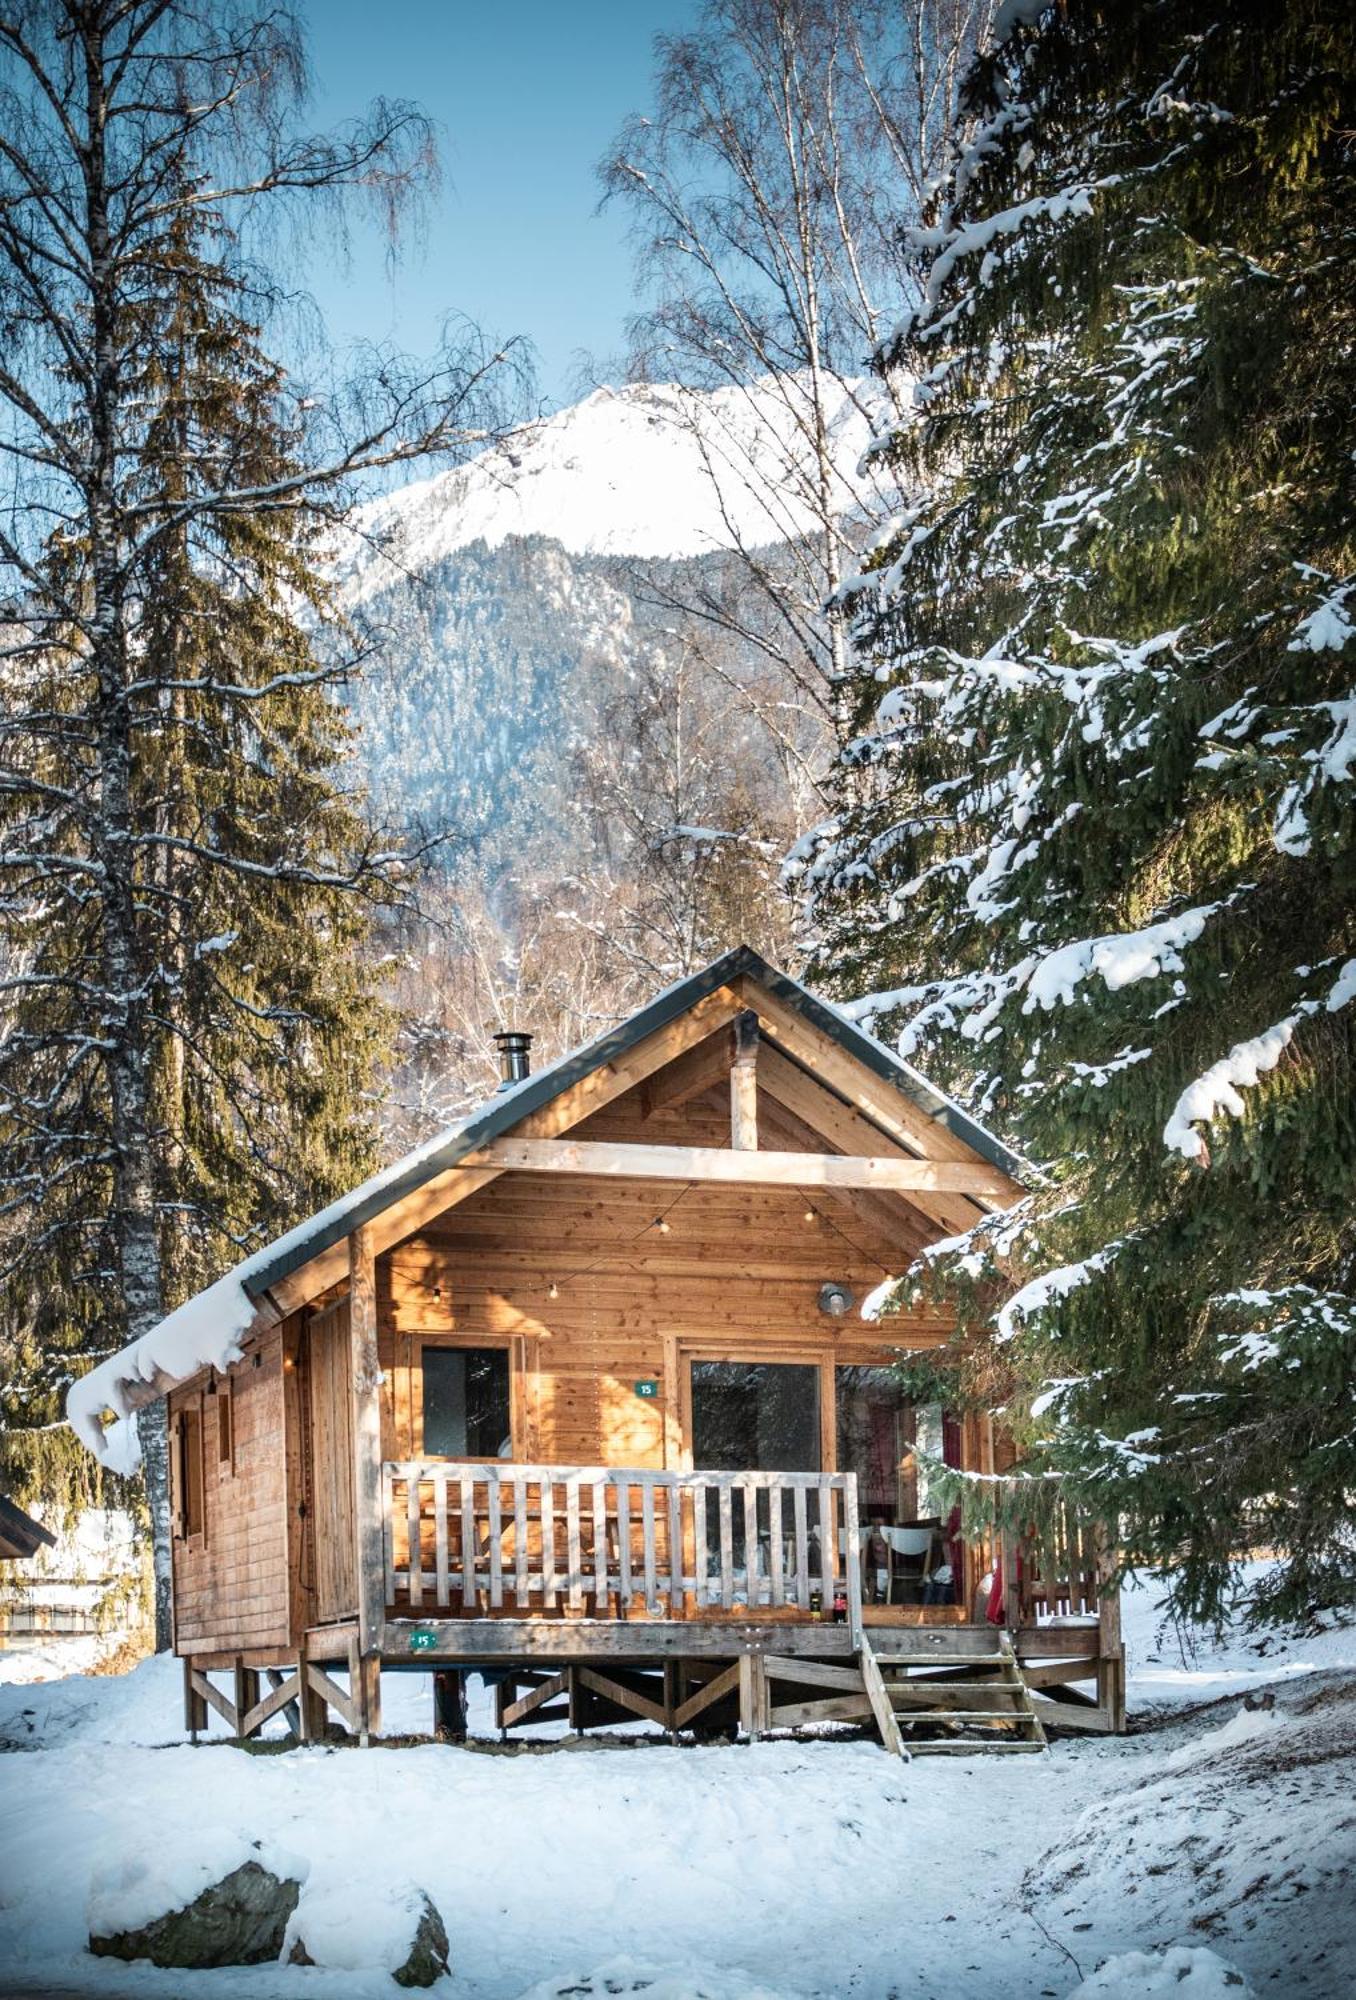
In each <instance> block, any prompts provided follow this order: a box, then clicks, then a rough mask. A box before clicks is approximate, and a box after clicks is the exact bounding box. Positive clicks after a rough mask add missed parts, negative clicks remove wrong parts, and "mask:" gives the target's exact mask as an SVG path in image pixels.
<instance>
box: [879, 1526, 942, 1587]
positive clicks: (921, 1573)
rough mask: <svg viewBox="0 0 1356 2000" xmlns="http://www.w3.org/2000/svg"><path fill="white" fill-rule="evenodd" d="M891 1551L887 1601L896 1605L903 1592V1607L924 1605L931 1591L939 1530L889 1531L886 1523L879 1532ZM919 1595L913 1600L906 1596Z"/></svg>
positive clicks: (922, 1527)
mask: <svg viewBox="0 0 1356 2000" xmlns="http://www.w3.org/2000/svg"><path fill="white" fill-rule="evenodd" d="M876 1533H877V1534H879V1535H880V1537H881V1539H882V1540H883V1541H884V1543H885V1546H886V1549H887V1550H888V1551H889V1557H890V1566H889V1569H888V1571H887V1572H886V1581H885V1601H886V1603H887V1604H893V1603H894V1602H895V1591H896V1589H898V1590H899V1591H900V1592H901V1595H900V1599H899V1602H900V1603H901V1604H908V1603H917V1604H921V1603H922V1602H923V1598H924V1595H925V1593H926V1591H927V1582H928V1578H929V1577H930V1576H931V1574H932V1567H933V1559H934V1556H935V1553H936V1549H937V1529H936V1526H935V1525H934V1524H932V1523H927V1524H925V1525H923V1526H915V1527H909V1528H892V1527H887V1526H886V1525H885V1524H884V1523H882V1524H881V1526H880V1527H878V1528H877V1529H876ZM908 1592H916V1596H913V1597H910V1596H908V1595H906V1594H904V1593H908Z"/></svg>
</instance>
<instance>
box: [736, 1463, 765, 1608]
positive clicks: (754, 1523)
mask: <svg viewBox="0 0 1356 2000" xmlns="http://www.w3.org/2000/svg"><path fill="white" fill-rule="evenodd" d="M740 1493H741V1495H742V1497H743V1506H744V1595H745V1597H746V1599H747V1601H748V1607H749V1609H750V1611H752V1610H753V1609H754V1607H755V1606H756V1605H757V1604H758V1602H759V1600H760V1599H761V1597H762V1579H761V1577H760V1576H759V1573H758V1571H759V1562H758V1553H759V1552H758V1489H757V1487H756V1486H755V1485H754V1483H753V1481H752V1480H751V1479H745V1480H742V1481H741V1482H740Z"/></svg>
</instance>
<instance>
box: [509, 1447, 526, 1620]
mask: <svg viewBox="0 0 1356 2000" xmlns="http://www.w3.org/2000/svg"><path fill="white" fill-rule="evenodd" d="M527 1558H528V1547H527V1480H526V1478H525V1477H524V1475H523V1474H522V1473H521V1472H515V1473H514V1475H513V1593H514V1596H515V1597H516V1598H517V1600H518V1609H519V1610H520V1611H526V1610H527V1606H528V1596H529V1587H528V1580H527V1574H528V1572H527Z"/></svg>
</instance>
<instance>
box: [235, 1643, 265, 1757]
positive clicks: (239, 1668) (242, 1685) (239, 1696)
mask: <svg viewBox="0 0 1356 2000" xmlns="http://www.w3.org/2000/svg"><path fill="white" fill-rule="evenodd" d="M234 1679H235V1733H236V1735H237V1736H238V1737H239V1739H240V1741H241V1742H242V1743H243V1742H245V1741H246V1740H247V1739H248V1738H249V1737H250V1736H251V1735H252V1734H253V1731H252V1730H251V1729H250V1728H249V1726H248V1722H249V1717H250V1715H251V1714H252V1713H253V1711H254V1710H255V1709H256V1708H257V1707H258V1706H259V1669H258V1668H257V1667H247V1666H246V1665H245V1663H244V1661H243V1660H242V1659H240V1658H238V1657H237V1659H236V1663H235V1674H234Z"/></svg>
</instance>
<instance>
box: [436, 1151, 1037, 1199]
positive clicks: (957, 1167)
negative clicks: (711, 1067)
mask: <svg viewBox="0 0 1356 2000" xmlns="http://www.w3.org/2000/svg"><path fill="white" fill-rule="evenodd" d="M462 1166H463V1167H464V1168H467V1169H469V1170H471V1171H473V1172H476V1171H481V1170H484V1169H486V1168H490V1169H493V1170H495V1171H497V1172H500V1173H504V1172H513V1171H518V1172H523V1173H533V1174H551V1173H555V1174H593V1175H595V1176H598V1177H602V1178H606V1177H608V1176H620V1177H622V1178H624V1179H631V1180H658V1181H723V1182H735V1183H740V1184H743V1185H747V1186H763V1187H841V1188H878V1189H884V1190H886V1191H888V1192H892V1193H898V1194H907V1193H910V1192H912V1190H914V1189H916V1188H922V1189H930V1190H935V1191H938V1192H942V1193H953V1194H974V1195H984V1196H989V1197H992V1198H994V1199H996V1200H1000V1201H1001V1200H1002V1199H1003V1195H1004V1191H1005V1188H1006V1186H1007V1184H1008V1183H1007V1177H1006V1175H1004V1174H1002V1173H1000V1172H999V1170H998V1169H997V1168H996V1167H990V1166H986V1165H985V1163H984V1162H983V1161H982V1160H976V1159H969V1160H915V1159H906V1158H903V1157H899V1158H895V1159H887V1158H881V1157H875V1158H863V1157H856V1158H854V1157H852V1156H850V1155H847V1154H842V1153H758V1152H734V1151H728V1152H727V1151H726V1149H725V1148H724V1147H721V1146H632V1145H627V1144H624V1143H623V1142H622V1141H620V1140H610V1139H609V1140H602V1139H595V1140H587V1139H512V1138H508V1139H493V1140H491V1141H490V1142H489V1144H488V1145H484V1146H480V1147H478V1148H477V1149H476V1151H475V1152H474V1153H468V1154H467V1156H466V1158H465V1160H464V1161H463V1162H462Z"/></svg>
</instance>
